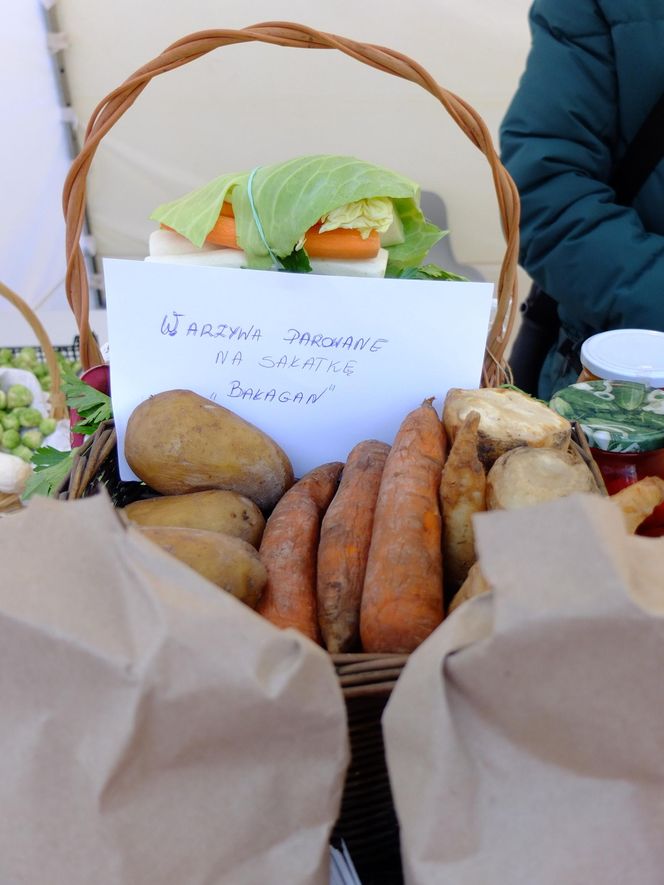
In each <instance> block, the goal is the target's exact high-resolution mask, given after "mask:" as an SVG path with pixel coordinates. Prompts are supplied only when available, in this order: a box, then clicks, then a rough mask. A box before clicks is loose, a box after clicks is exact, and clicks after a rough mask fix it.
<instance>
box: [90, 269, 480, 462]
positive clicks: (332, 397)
mask: <svg viewBox="0 0 664 885" xmlns="http://www.w3.org/2000/svg"><path fill="white" fill-rule="evenodd" d="M104 276H105V282H106V300H107V312H108V332H109V344H110V364H111V391H112V398H113V412H114V415H115V422H116V427H117V432H118V451H119V453H120V476H121V477H122V478H123V479H134V478H135V477H134V474H133V473H132V472H131V470H130V468H129V466H128V465H127V463H126V461H125V459H124V454H123V453H124V434H125V428H126V425H127V420H128V418H129V416H130V414H131V412H132V410H133V409H134V408H135V407H136V406H137V405H138V404H139V403H140V402H142V401H143V400H145V399H147V398H148V397H149V396H150V395H152V394H155V393H158V392H160V391H163V390H170V389H175V388H180V389H182V388H186V389H189V390H194V391H196V393H199V394H201V395H202V396H205V397H208V398H209V399H211V400H214V401H215V402H217V403H220V404H221V405H223V406H225V407H226V408H228V409H231V410H232V411H234V412H236V413H237V414H239V415H241V416H242V417H243V418H245V419H246V420H247V421H251V422H252V423H253V424H255V425H257V426H258V427H260V428H261V429H262V430H264V431H265V432H266V433H268V434H269V435H270V436H272V437H273V439H275V440H276V441H277V442H278V443H279V444H280V445H281V446H282V448H283V449H284V450H285V451H286V452H287V453H288V455H289V457H290V459H291V461H292V462H293V467H294V470H295V474H296V476H301V475H302V474H303V473H305V472H306V471H307V470H309V469H311V468H312V467H315V466H317V465H318V464H323V463H325V462H327V461H343V460H345V459H346V456H347V455H348V452H349V451H350V450H351V449H352V447H353V446H354V445H355V444H356V443H357V442H359V441H360V440H363V439H372V438H373V439H380V440H384V441H385V442H388V443H391V442H392V441H393V439H394V436H395V434H396V431H397V430H398V428H399V424H400V423H401V421H402V420H403V418H404V417H405V416H406V414H407V413H408V412H410V411H411V410H412V409H414V408H416V407H417V406H418V405H419V404H420V403H421V402H422V400H423V399H425V398H428V397H435V398H436V399H435V402H434V405H436V406H437V407H438V408H439V410H440V406H441V405H442V401H443V399H444V397H445V394H446V392H447V390H448V389H449V388H450V387H477V386H478V384H479V381H480V374H481V368H482V361H483V357H484V345H485V342H486V333H487V329H488V324H489V314H490V308H491V298H492V292H493V286H492V284H490V283H452V282H450V283H440V282H432V281H428V280H383V279H365V278H356V277H333V276H318V275H316V276H314V275H313V274H290V273H276V272H268V271H252V270H238V269H231V268H217V267H198V266H193V267H192V266H182V265H168V264H158V263H149V262H142V261H128V260H121V259H107V260H105V261H104Z"/></svg>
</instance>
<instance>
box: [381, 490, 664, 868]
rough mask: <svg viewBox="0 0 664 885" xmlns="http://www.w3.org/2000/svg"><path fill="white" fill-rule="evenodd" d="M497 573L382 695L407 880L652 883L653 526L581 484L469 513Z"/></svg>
mask: <svg viewBox="0 0 664 885" xmlns="http://www.w3.org/2000/svg"><path fill="white" fill-rule="evenodd" d="M475 527H476V537H477V544H478V552H479V558H480V562H481V567H482V571H483V572H484V574H485V575H486V576H487V578H488V580H489V581H490V583H491V585H492V586H493V587H494V588H495V589H494V590H493V591H492V592H490V593H487V594H485V595H484V596H480V597H477V598H475V599H472V600H470V601H468V602H466V603H464V604H463V605H462V606H460V608H459V609H458V610H457V611H456V612H455V613H453V614H452V615H451V616H450V618H449V619H448V620H446V621H445V622H443V624H442V625H441V626H440V628H439V629H438V630H437V631H436V632H435V633H434V634H432V635H431V636H430V637H429V639H427V640H426V642H425V643H423V645H422V646H421V647H420V648H419V649H418V650H417V651H416V652H415V653H414V654H413V655H412V656H411V659H410V660H409V662H408V665H407V667H406V668H405V670H404V672H403V674H402V676H401V678H400V680H399V682H398V684H397V686H396V688H395V690H394V692H393V694H392V697H391V699H390V702H389V704H388V707H387V709H386V712H385V715H384V718H383V725H384V733H385V744H386V754H387V760H388V768H389V772H390V778H391V782H392V789H393V794H394V800H395V806H396V809H397V814H398V817H399V820H400V825H401V838H402V854H403V858H404V867H405V876H406V882H407V883H410V885H415V883H417V885H425V883H427V885H428V883H431V885H434V883H436V885H439V883H444V882H450V883H454V885H471V883H472V885H484V883H489V882H490V883H492V885H502V883H505V885H534V883H537V885H589V883H593V885H594V883H602V885H626V883H632V882H633V883H639V885H659V883H661V882H662V881H663V874H662V870H663V869H664V839H662V835H661V834H662V825H663V824H664V791H663V790H662V789H661V786H662V783H663V782H664V753H663V752H662V750H663V747H664V744H663V743H662V735H664V704H663V703H662V697H663V693H662V675H661V674H662V673H663V672H664V618H663V617H662V615H663V614H664V540H661V541H660V540H659V539H657V540H654V539H646V538H634V537H632V536H628V535H627V534H626V533H625V530H624V528H623V526H622V523H621V516H620V513H619V511H618V510H617V508H614V506H613V505H612V504H611V503H610V501H607V500H602V499H599V498H594V497H592V496H573V497H572V498H568V499H563V500H560V501H554V502H550V503H548V504H544V505H541V506H538V507H534V508H528V509H527V510H521V511H512V512H496V513H490V514H485V515H483V516H482V517H480V518H477V520H476V524H475Z"/></svg>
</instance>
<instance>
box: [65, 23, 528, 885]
mask: <svg viewBox="0 0 664 885" xmlns="http://www.w3.org/2000/svg"><path fill="white" fill-rule="evenodd" d="M252 41H256V42H260V43H267V44H271V45H275V46H282V47H289V48H296V49H336V50H338V51H339V52H342V53H344V54H345V55H347V56H349V57H351V58H354V59H355V60H356V61H359V62H361V63H363V64H366V65H369V66H370V67H373V68H376V69H378V70H380V71H383V72H385V73H387V74H392V75H394V76H396V77H400V78H402V79H405V80H410V81H411V82H413V83H415V84H417V85H418V86H420V87H422V88H423V89H425V90H426V91H428V92H430V93H431V94H432V95H433V96H434V97H435V98H437V99H438V100H439V102H440V103H441V104H442V105H443V107H444V109H445V110H446V111H447V112H448V114H449V115H450V116H451V117H452V119H453V120H454V122H455V123H456V124H457V125H458V126H459V127H460V128H461V129H462V130H463V132H464V133H465V134H466V135H467V137H468V138H469V139H470V141H471V142H472V143H473V145H474V146H475V147H476V148H478V149H479V150H480V151H482V153H483V154H484V155H485V157H486V159H487V161H488V163H489V165H490V168H491V172H492V178H493V185H494V189H495V193H496V198H497V202H498V209H499V212H500V219H501V222H502V230H503V234H504V237H505V242H506V249H505V255H504V259H503V262H502V267H501V271H500V275H499V279H498V284H497V293H496V294H497V310H496V313H495V317H494V320H493V323H492V325H491V329H490V331H489V334H488V337H487V344H486V355H485V360H484V367H483V376H482V383H483V384H484V386H497V385H498V384H500V383H502V382H503V381H505V380H506V379H507V378H509V368H508V367H507V365H506V362H505V350H506V347H507V344H508V342H509V339H510V335H511V332H512V328H513V324H514V319H515V316H516V309H517V257H518V229H519V198H518V194H517V190H516V187H515V185H514V183H513V181H512V179H511V178H510V176H509V174H508V173H507V171H506V170H505V169H504V167H503V166H502V164H501V162H500V159H499V158H498V155H497V153H496V150H495V148H494V145H493V143H492V139H491V136H490V134H489V131H488V129H487V127H486V125H485V123H484V121H483V120H482V118H481V117H480V116H479V114H478V113H477V112H476V111H475V110H473V108H472V107H470V105H468V104H467V103H466V102H465V101H464V100H463V99H461V98H459V97H458V96H456V95H454V94H453V93H451V92H448V91H447V90H445V89H443V88H441V87H440V86H439V85H438V84H437V83H436V81H435V80H434V78H433V77H432V76H431V75H430V74H429V73H428V72H427V71H426V70H425V69H424V68H422V67H421V66H420V65H419V64H418V63H417V62H415V61H413V60H412V59H411V58H408V57H407V56H405V55H402V54H401V53H399V52H396V51H394V50H392V49H387V48H385V47H382V46H376V45H373V44H369V43H361V42H357V41H354V40H350V39H348V38H345V37H340V36H338V35H335V34H329V33H324V32H320V31H317V30H314V29H313V28H309V27H307V26H305V25H301V24H295V23H292V22H267V23H263V24H258V25H254V26H252V27H249V28H245V29H240V30H210V31H201V32H198V33H194V34H190V35H188V36H186V37H184V38H182V39H181V40H178V41H177V42H176V43H173V44H172V45H171V46H169V47H168V48H167V49H165V50H164V51H163V52H162V53H160V54H159V55H158V56H156V57H155V58H154V59H152V60H151V61H149V62H148V63H147V64H145V65H143V67H141V68H139V69H138V70H137V71H136V72H135V73H134V74H132V75H131V76H130V77H129V78H128V79H127V80H125V81H124V83H122V84H121V85H120V86H118V87H117V88H116V89H114V90H113V91H112V92H111V93H109V95H107V96H106V97H105V98H104V99H103V100H102V101H101V102H100V103H99V104H98V105H97V107H96V108H95V110H94V111H93V113H92V116H91V118H90V121H89V123H88V126H87V130H86V135H85V141H84V144H83V147H82V149H81V151H80V153H79V155H78V157H77V158H76V159H75V161H74V163H73V164H72V167H71V170H70V173H69V175H68V177H67V181H66V183H65V188H64V195H63V203H64V211H65V218H66V229H67V237H66V249H67V275H66V289H67V296H68V299H69V303H70V305H71V308H72V311H73V313H74V315H75V317H76V321H77V324H78V328H79V332H80V352H81V363H82V365H83V367H84V368H86V369H87V368H90V367H92V366H94V365H97V364H100V363H102V357H101V353H100V351H99V347H98V345H97V342H96V341H95V339H94V336H93V335H92V333H91V330H90V325H89V292H88V281H87V277H86V269H85V263H84V260H83V255H82V252H81V250H80V248H79V239H80V235H81V232H82V228H83V221H84V215H85V199H86V178H87V174H88V171H89V169H90V165H91V163H92V159H93V157H94V154H95V152H96V150H97V147H98V146H99V143H100V141H101V140H102V138H103V137H104V135H106V133H107V132H108V131H109V130H110V129H111V127H112V126H114V125H115V123H116V122H117V121H118V120H119V119H120V117H122V115H123V114H124V113H125V111H127V110H128V109H129V108H130V107H131V105H132V104H133V103H134V102H135V101H136V99H137V98H138V96H139V95H140V94H141V92H142V91H143V90H144V89H145V87H146V86H147V85H148V83H149V82H150V80H152V79H153V78H154V77H156V76H159V75H160V74H163V73H166V72H167V71H171V70H173V69H175V68H178V67H181V66H182V65H185V64H187V63H188V62H190V61H193V60H195V59H197V58H200V57H201V56H203V55H205V54H207V53H208V52H211V51H213V50H215V49H218V48H221V47H224V46H230V45H235V44H238V43H248V42H252ZM114 450H115V431H114V428H113V426H112V423H109V424H106V425H105V426H103V427H102V428H100V430H99V431H98V432H97V433H96V434H95V435H94V437H92V438H90V439H88V440H87V441H86V443H85V446H84V447H83V448H82V449H80V450H79V452H78V454H77V459H76V464H75V466H74V469H73V470H72V472H71V474H70V476H69V477H67V479H66V480H65V482H64V483H63V485H62V486H61V488H60V489H59V495H60V497H63V498H68V499H72V498H76V497H80V496H82V495H86V494H90V493H91V492H92V491H93V490H94V488H95V487H96V485H97V484H98V483H99V482H100V481H101V482H104V484H105V485H106V486H107V487H108V488H109V490H110V491H111V497H112V498H113V500H114V501H115V502H116V503H117V504H120V505H121V504H123V503H127V502H128V501H129V500H131V499H132V498H134V497H135V496H140V495H141V488H140V487H139V484H137V483H133V484H132V483H124V484H123V483H121V482H120V481H119V478H118V476H117V470H116V465H115V461H116V459H115V458H114V457H113V453H114ZM333 660H334V664H335V667H336V670H337V674H338V676H339V680H340V684H341V687H342V690H343V693H344V696H345V699H346V705H347V710H348V719H349V729H350V740H351V749H352V762H351V766H350V769H349V772H348V775H347V780H346V787H345V792H344V798H343V805H342V810H341V815H340V818H339V821H338V824H337V829H336V831H335V835H337V836H341V837H343V838H344V839H345V840H346V842H347V844H348V846H349V849H350V851H351V854H352V856H353V859H354V861H355V863H356V864H357V867H358V870H359V872H360V875H361V876H362V879H363V881H365V882H367V883H370V882H374V881H375V882H380V883H381V885H388V883H391V882H395V883H396V882H399V881H401V879H400V864H399V845H398V826H397V821H396V817H395V813H394V808H393V805H392V798H391V793H390V787H389V780H388V775H387V769H386V765H385V756H384V748H383V742H382V733H381V725H380V719H381V715H382V711H383V709H384V707H385V704H386V703H387V700H388V699H389V696H390V692H391V690H392V688H393V686H394V684H395V683H396V680H397V678H398V676H399V674H400V672H401V669H402V667H403V666H404V664H405V661H406V658H405V657H404V656H401V655H381V656H376V655H366V654H357V655H336V656H333Z"/></svg>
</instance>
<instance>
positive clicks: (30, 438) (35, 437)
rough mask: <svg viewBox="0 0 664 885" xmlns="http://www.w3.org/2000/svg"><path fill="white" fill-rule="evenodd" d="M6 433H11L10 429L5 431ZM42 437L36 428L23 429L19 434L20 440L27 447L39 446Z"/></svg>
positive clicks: (42, 439)
mask: <svg viewBox="0 0 664 885" xmlns="http://www.w3.org/2000/svg"><path fill="white" fill-rule="evenodd" d="M6 432H7V433H11V431H6ZM43 441H44V437H43V436H42V435H41V433H40V432H39V431H38V430H37V429H32V430H25V431H24V432H23V433H22V434H21V442H22V443H23V445H24V446H27V447H28V448H29V449H33V450H34V449H38V448H39V446H40V445H41V444H42V443H43Z"/></svg>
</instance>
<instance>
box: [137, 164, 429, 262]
mask: <svg viewBox="0 0 664 885" xmlns="http://www.w3.org/2000/svg"><path fill="white" fill-rule="evenodd" d="M249 177H250V173H249V172H245V173H240V174H232V175H222V176H220V177H219V178H215V179H214V181H211V182H210V183H209V184H207V185H205V186H203V187H201V188H198V189H197V190H195V191H193V192H191V193H189V194H186V195H185V196H184V197H181V198H180V199H178V200H174V201H173V202H171V203H166V204H164V205H162V206H159V207H158V208H157V209H156V210H155V211H154V212H153V213H152V215H151V216H150V217H151V218H152V219H153V220H155V221H158V222H160V223H161V224H165V225H167V226H168V227H171V228H173V230H175V231H177V232H178V233H179V234H181V235H182V236H184V237H186V238H187V239H188V240H190V241H191V242H192V243H193V244H194V245H195V246H202V245H203V243H204V242H205V237H206V236H207V234H208V233H209V232H210V231H211V230H212V228H213V227H214V225H215V222H216V220H217V218H218V217H219V213H220V211H221V207H222V204H223V202H224V200H227V201H229V202H230V203H232V206H233V212H234V215H235V223H236V229H237V240H238V245H239V246H240V248H242V249H244V251H245V252H246V254H247V262H248V265H249V267H252V268H258V269H261V268H270V267H272V266H273V264H274V262H273V259H272V256H271V255H270V250H271V251H272V254H273V255H274V256H275V257H276V258H277V259H286V258H287V257H288V256H291V255H292V253H293V252H294V251H295V250H296V246H297V244H298V243H299V241H300V240H301V238H302V236H303V235H304V233H305V232H306V231H307V230H308V229H309V228H310V227H311V226H312V225H314V224H316V222H317V221H319V219H320V218H322V217H323V216H324V215H326V214H327V213H328V212H331V211H332V210H333V209H337V208H339V207H340V206H345V205H346V204H347V203H352V202H354V201H356V200H363V199H368V198H371V197H389V198H390V199H392V201H393V204H394V208H395V212H396V213H397V214H398V215H399V217H400V219H401V222H402V224H403V229H404V234H405V242H403V243H398V244H396V245H394V246H388V247H387V250H388V252H389V254H390V258H389V261H388V270H389V269H391V270H392V271H393V272H398V271H399V270H402V269H404V268H407V267H414V266H416V265H419V264H421V263H422V261H423V259H424V257H425V256H426V254H427V252H428V251H429V249H430V248H431V247H432V246H433V245H434V243H436V242H438V240H439V239H440V238H441V237H443V236H444V235H445V232H443V231H441V230H440V228H438V227H436V225H434V224H431V223H430V222H428V221H427V220H426V218H425V217H424V215H423V214H422V211H421V209H420V189H419V186H418V185H417V184H416V183H415V182H414V181H411V180H410V179H408V178H405V177H404V176H403V175H399V174H398V173H396V172H392V171H390V170H389V169H385V168H383V167H382V166H375V165H373V164H371V163H367V162H364V161H363V160H358V159H355V158H353V157H344V156H336V155H327V154H317V155H311V156H306V157H298V158H296V159H293V160H289V161H287V162H285V163H277V164H275V165H272V166H261V167H260V168H259V169H258V170H257V171H256V172H255V173H254V177H253V181H252V196H253V201H254V206H255V209H256V214H257V216H258V219H259V221H260V223H261V226H262V228H263V233H264V236H265V240H266V241H267V243H268V244H269V247H270V249H268V248H267V246H266V244H265V242H264V241H263V238H262V237H261V234H260V231H259V229H258V226H257V224H256V220H255V218H254V213H253V211H252V208H251V202H250V199H249V191H248V183H249Z"/></svg>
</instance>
